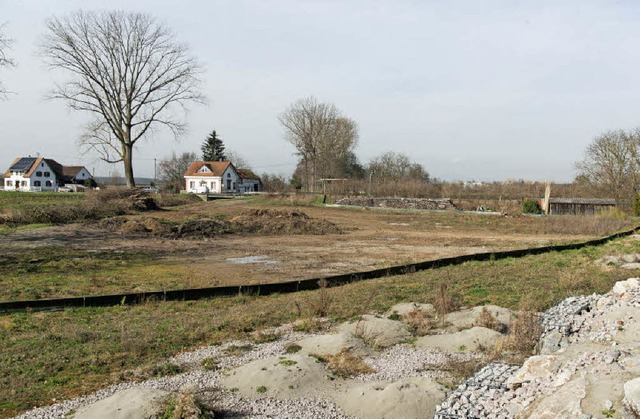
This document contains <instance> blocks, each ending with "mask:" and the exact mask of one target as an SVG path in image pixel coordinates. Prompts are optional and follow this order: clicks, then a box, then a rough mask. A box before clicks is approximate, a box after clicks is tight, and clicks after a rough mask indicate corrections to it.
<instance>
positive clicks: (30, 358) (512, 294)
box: [0, 238, 640, 417]
mask: <svg viewBox="0 0 640 419" xmlns="http://www.w3.org/2000/svg"><path fill="white" fill-rule="evenodd" d="M631 252H632V253H637V252H640V241H638V240H637V239H636V238H625V239H619V240H616V241H613V242H610V243H608V244H606V245H603V246H599V247H589V248H585V249H582V250H579V251H566V252H557V253H550V254H545V255H538V256H529V257H525V258H522V259H507V260H501V261H495V262H482V263H479V262H474V263H468V264H465V265H461V266H456V267H449V268H442V269H438V270H434V271H426V272H421V273H416V274H411V275H405V276H396V277H389V278H384V279H378V280H371V281H367V282H362V283H356V284H351V285H348V286H345V287H341V288H335V289H329V290H327V291H328V292H329V293H330V295H331V297H332V300H333V302H332V304H331V305H330V306H329V307H328V312H329V316H330V317H331V318H332V319H333V320H336V321H337V320H340V319H347V318H351V317H353V316H357V315H359V314H363V313H365V312H368V311H372V310H373V311H383V310H386V309H387V308H388V307H390V306H391V305H393V304H395V303H397V302H400V301H420V302H429V301H431V300H432V298H433V297H434V295H435V290H436V289H437V288H438V287H437V285H438V284H440V283H441V282H446V283H447V284H449V287H450V289H451V291H452V292H454V293H457V294H459V295H460V296H461V298H462V301H463V303H464V304H465V305H468V306H472V305H477V304H486V303H491V304H498V305H502V306H506V307H511V308H514V307H517V306H518V304H519V303H520V302H521V301H522V300H524V299H527V300H528V301H530V302H532V303H534V304H535V306H536V307H537V308H539V309H543V308H545V307H548V306H550V305H552V304H553V303H556V302H558V301H559V300H560V299H562V298H563V297H566V296H569V295H574V294H588V293H592V292H604V291H607V290H608V289H610V287H611V285H612V284H613V283H614V282H615V281H616V280H620V279H623V278H626V277H629V276H633V273H632V272H628V271H624V270H621V269H619V268H614V267H608V268H606V269H605V268H602V267H599V266H597V265H596V264H595V263H594V260H595V259H597V258H600V257H602V256H604V255H610V254H624V253H631ZM319 292H320V291H312V292H305V293H300V294H293V295H275V296H270V297H250V296H238V297H233V298H220V299H213V300H203V301H196V302H167V303H158V302H148V303H146V304H143V305H139V306H118V307H109V308H85V309H73V310H65V311H61V312H39V313H23V314H12V315H4V316H0V345H2V348H3V350H2V351H1V352H0V371H2V373H3V374H2V375H1V376H0V415H1V416H3V417H6V416H10V415H12V414H15V413H17V412H20V411H23V410H25V409H28V408H29V407H31V406H34V405H46V404H50V403H51V402H52V400H54V399H63V398H68V397H73V396H76V395H80V394H86V393H89V392H91V391H94V390H96V389H98V388H100V387H103V386H106V385H108V384H112V383H116V382H119V381H121V380H129V379H132V378H135V377H139V378H141V377H145V376H149V375H152V374H154V369H153V366H154V364H155V363H156V362H158V361H160V360H162V359H163V358H166V357H167V356H169V355H171V354H174V353H176V352H178V351H182V350H186V349H191V348H197V347H199V346H202V345H209V344H215V343H220V342H224V341H226V340H229V339H233V338H245V337H247V335H248V333H250V332H251V331H254V330H259V329H262V328H265V327H269V326H275V325H279V324H282V323H284V322H290V321H293V320H296V319H298V318H299V317H309V316H313V315H314V313H313V312H312V307H314V300H317V299H318V295H319ZM296 303H297V304H296ZM296 305H299V306H300V307H302V308H303V312H302V313H298V310H297V308H296ZM150 324H153V325H154V326H153V327H149V325H150Z"/></svg>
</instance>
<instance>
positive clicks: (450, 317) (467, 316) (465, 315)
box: [445, 305, 511, 329]
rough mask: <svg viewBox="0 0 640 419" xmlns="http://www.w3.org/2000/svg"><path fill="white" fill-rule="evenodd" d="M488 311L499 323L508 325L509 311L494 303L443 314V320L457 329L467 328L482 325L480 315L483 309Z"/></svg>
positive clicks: (509, 321) (509, 320)
mask: <svg viewBox="0 0 640 419" xmlns="http://www.w3.org/2000/svg"><path fill="white" fill-rule="evenodd" d="M484 309H486V310H488V311H489V313H490V314H491V315H492V316H493V317H494V318H495V319H496V320H497V321H498V322H499V323H501V324H503V325H505V326H509V325H510V324H511V311H510V310H508V309H506V308H503V307H500V306H494V305H485V306H477V307H473V308H470V309H467V310H460V311H454V312H452V313H449V314H447V315H446V316H445V322H446V323H449V324H450V325H452V326H454V327H455V328H457V329H469V328H471V327H473V326H483V325H482V324H480V317H481V315H482V312H483V310H484Z"/></svg>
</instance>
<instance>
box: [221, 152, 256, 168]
mask: <svg viewBox="0 0 640 419" xmlns="http://www.w3.org/2000/svg"><path fill="white" fill-rule="evenodd" d="M227 161H230V162H231V163H232V164H233V167H235V168H236V169H247V170H252V169H251V165H250V164H249V162H248V161H247V160H246V159H245V158H244V157H242V156H241V155H240V154H238V153H236V152H235V151H233V150H227Z"/></svg>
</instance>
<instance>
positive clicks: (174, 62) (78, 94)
mask: <svg viewBox="0 0 640 419" xmlns="http://www.w3.org/2000/svg"><path fill="white" fill-rule="evenodd" d="M46 27H47V29H46V33H45V35H44V37H43V39H42V43H41V53H42V55H43V57H44V58H45V60H46V61H47V63H48V64H49V65H50V66H51V67H52V68H54V69H63V70H65V71H66V72H67V73H68V74H70V75H71V78H70V79H69V80H67V81H65V82H64V83H61V84H57V85H56V88H55V89H54V92H53V94H52V97H53V98H57V99H63V100H65V101H66V102H67V104H68V105H69V106H70V107H71V109H74V110H80V111H86V112H89V113H91V114H92V116H93V118H92V119H91V121H90V122H89V123H88V124H87V127H86V128H87V129H86V131H85V132H84V134H83V135H82V136H81V138H80V145H81V146H83V148H85V149H93V150H95V151H97V152H98V153H99V154H100V157H101V158H102V160H104V161H106V162H108V163H118V162H123V164H124V173H125V179H126V182H127V186H129V187H133V186H135V181H134V177H133V160H132V156H133V149H134V146H135V145H136V144H137V143H138V141H140V140H141V139H143V138H146V137H148V136H149V134H150V132H152V131H153V129H154V128H156V127H166V128H168V129H170V130H171V131H172V132H173V134H174V135H175V136H178V135H179V134H180V133H181V132H183V130H184V128H185V125H184V122H183V120H182V119H181V116H183V115H184V111H185V110H186V106H187V105H188V104H190V103H192V102H202V101H204V96H203V95H202V94H201V93H200V90H199V88H200V84H201V82H200V79H199V75H200V73H201V67H200V65H199V63H198V61H197V60H196V59H195V58H194V57H192V56H191V55H190V53H189V50H188V48H187V47H186V46H185V45H183V44H179V43H177V42H176V37H175V34H174V33H173V32H172V31H171V30H170V29H169V28H168V27H167V26H166V25H164V24H162V23H160V22H158V21H156V20H155V19H154V18H153V17H152V16H150V15H148V14H142V13H128V12H122V11H106V12H85V11H78V12H75V13H72V14H70V15H67V16H64V17H60V18H58V17H53V18H51V19H49V20H48V21H47V24H46Z"/></svg>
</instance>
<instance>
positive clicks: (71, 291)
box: [0, 199, 597, 300]
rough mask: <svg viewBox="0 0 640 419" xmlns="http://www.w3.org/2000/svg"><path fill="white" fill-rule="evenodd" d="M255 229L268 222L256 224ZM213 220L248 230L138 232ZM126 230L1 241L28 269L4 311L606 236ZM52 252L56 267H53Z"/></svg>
mask: <svg viewBox="0 0 640 419" xmlns="http://www.w3.org/2000/svg"><path fill="white" fill-rule="evenodd" d="M254 219H259V220H260V221H259V222H255V223H253V224H252V223H251V220H254ZM202 220H209V222H210V223H214V226H218V224H216V223H218V221H216V220H220V222H221V223H226V222H227V221H231V223H233V222H242V223H244V224H242V226H243V228H244V229H243V230H240V231H239V232H238V231H231V232H229V231H225V232H224V233H229V234H222V233H221V234H215V233H210V232H205V233H200V234H195V235H194V234H185V235H184V236H182V237H179V238H176V236H175V235H174V236H171V235H166V234H157V231H156V230H153V231H148V229H147V230H145V228H144V227H140V228H137V227H139V226H140V225H147V226H148V225H150V224H152V225H153V226H155V227H153V229H156V228H160V227H157V226H163V225H168V224H171V223H173V224H174V225H175V224H176V223H185V222H191V223H195V225H199V224H198V223H199V222H202ZM211 220H213V221H211ZM225 220H226V221H225ZM122 222H126V223H127V224H126V225H125V226H129V228H123V226H122V225H121V223H122ZM118 223H120V224H118V225H119V226H120V227H117V228H111V229H108V228H103V227H100V226H104V225H107V224H108V223H101V224H92V225H86V224H71V225H63V226H53V227H44V228H37V229H28V230H18V231H15V232H12V233H9V234H5V235H2V236H0V244H2V246H3V247H4V249H5V250H6V253H5V258H9V259H7V262H11V257H12V255H14V256H15V255H22V256H23V258H22V259H20V260H18V262H20V263H22V264H23V265H24V267H23V268H24V269H22V268H21V269H18V270H17V271H16V272H14V273H13V274H9V275H8V276H5V279H4V280H2V281H0V282H4V283H5V285H7V286H6V287H4V288H5V290H7V291H5V292H0V297H1V299H2V300H7V299H9V300H13V299H23V298H47V297H57V296H67V295H87V294H105V293H116V292H128V291H151V290H163V289H165V290H166V289H180V288H187V287H189V288H192V287H207V286H216V285H231V284H234V285H235V284H254V283H265V282H276V281H286V280H291V279H302V278H309V277H317V276H325V275H331V274H339V273H348V272H356V271H364V270H369V269H374V268H381V267H386V266H392V265H398V264H403V263H410V262H417V261H424V260H429V259H435V258H439V257H446V256H454V255H461V254H468V253H476V252H487V251H494V250H504V249H515V248H524V247H531V246H542V245H546V244H549V243H566V242H571V241H577V240H584V239H587V238H591V237H594V236H595V235H597V234H593V232H592V233H591V234H588V233H585V232H583V231H582V230H583V229H582V228H580V226H574V225H573V224H575V222H572V221H571V220H570V219H567V218H565V219H563V220H561V221H559V220H558V219H556V220H548V219H543V218H541V217H523V216H515V217H513V216H504V215H494V214H481V213H479V214H475V213H466V212H408V211H389V210H365V209H353V208H336V207H322V206H311V205H304V206H296V205H291V204H289V203H286V202H264V201H258V200H256V199H253V200H247V199H240V200H225V201H214V202H208V203H205V202H202V203H193V204H189V205H186V206H181V207H174V208H170V209H167V210H162V211H154V212H146V213H143V214H137V215H130V216H124V217H119V221H118ZM225 225H228V224H225ZM292 225H293V226H294V227H295V226H297V227H298V229H297V230H296V229H295V228H294V229H293V230H292V229H291V228H290V227H291V226H292ZM131 226H135V227H136V228H131ZM256 226H257V227H256ZM218 227H219V228H220V229H222V230H224V229H225V228H230V227H224V226H223V225H220V226H218ZM284 227H286V229H284V230H283V228H284ZM216 228H217V227H216ZM322 233H327V234H322ZM52 249H54V250H55V251H54V252H53V253H55V255H54V256H52V257H48V258H47V257H46V255H47V254H48V253H50V252H51V250H52ZM61 249H64V250H62V251H61ZM43 255H44V256H45V257H44V259H43V258H42V256H43ZM119 255H121V256H119ZM25 258H27V259H28V260H26V259H25ZM63 259H64V260H63ZM87 259H91V261H90V263H89V262H87ZM107 260H108V261H110V262H109V263H107ZM18 262H16V266H19V265H20V263H18ZM3 265H7V264H6V263H5V264H3ZM27 278H28V282H27V283H25V280H26V279H27Z"/></svg>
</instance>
